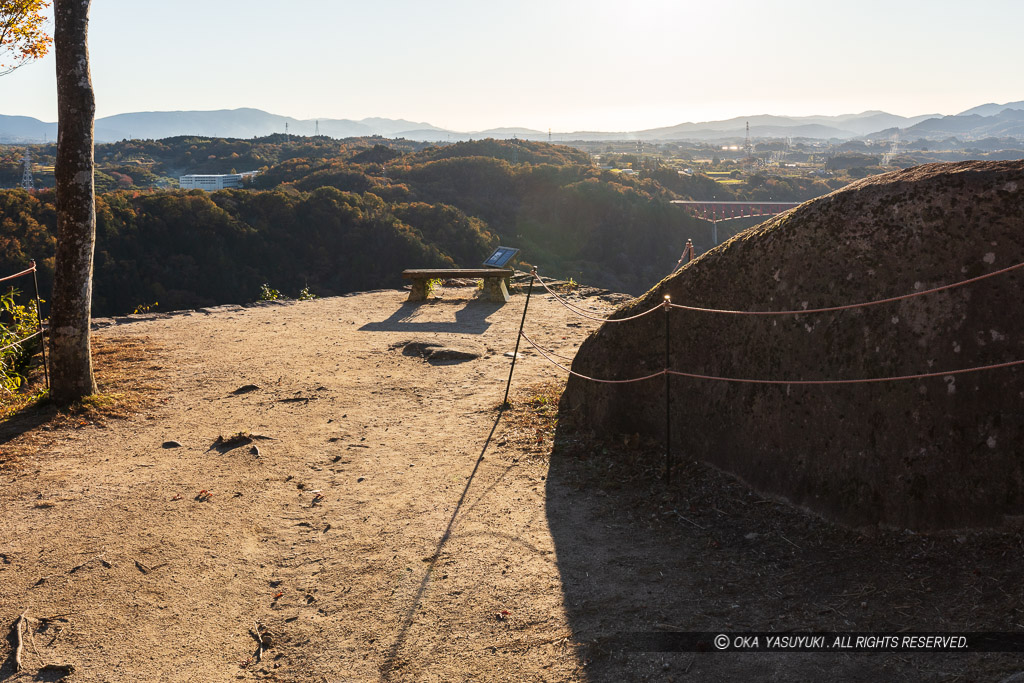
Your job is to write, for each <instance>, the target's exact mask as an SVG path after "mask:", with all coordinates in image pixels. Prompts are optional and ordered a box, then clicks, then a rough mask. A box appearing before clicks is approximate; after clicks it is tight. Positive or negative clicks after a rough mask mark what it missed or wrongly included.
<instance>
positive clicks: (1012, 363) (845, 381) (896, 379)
mask: <svg viewBox="0 0 1024 683" xmlns="http://www.w3.org/2000/svg"><path fill="white" fill-rule="evenodd" d="M522 337H523V339H525V340H526V341H527V342H529V344H530V346H532V347H533V348H535V349H537V352H538V353H540V355H542V356H544V358H546V359H547V360H548V362H550V363H551V364H552V365H554V366H556V367H558V368H560V369H562V370H564V371H565V372H568V373H569V374H570V375H574V376H576V377H579V378H580V379H585V380H589V381H591V382H602V383H606V384H628V383H630V382H642V381H644V380H648V379H652V378H654V377H659V376H661V375H664V374H669V375H678V376H679V377H689V378H691V379H707V380H713V381H717V382H736V383H741V384H808V385H812V384H871V383H875V382H899V381H903V380H908V379H927V378H929V377H950V376H952V375H963V374H966V373H969V372H982V371H984V370H997V369H999V368H1009V367H1013V366H1016V365H1024V360H1012V361H1007V362H1006V363H994V364H992V365H981V366H978V367H973V368H959V369H957V370H946V371H944V372H923V373H918V374H914V375H899V376H896V377H862V378H859V379H749V378H745V377H720V376H718V375H701V374H698V373H694V372H680V371H678V370H667V369H666V370H661V371H660V372H656V373H654V374H653V375H647V376H646V377H637V378H635V379H619V380H611V379H596V378H594V377H588V376H587V375H582V374H580V373H578V372H574V371H573V370H570V369H569V368H567V367H565V366H564V365H562V364H561V363H558V362H556V361H555V360H554V359H553V358H551V356H552V355H557V354H555V353H554V352H552V351H546V350H545V349H542V348H541V347H540V346H538V345H537V343H536V342H535V341H533V340H532V339H530V338H529V337H528V336H527V335H526V333H525V332H523V333H522ZM563 358H564V356H563ZM566 360H569V359H568V358H566Z"/></svg>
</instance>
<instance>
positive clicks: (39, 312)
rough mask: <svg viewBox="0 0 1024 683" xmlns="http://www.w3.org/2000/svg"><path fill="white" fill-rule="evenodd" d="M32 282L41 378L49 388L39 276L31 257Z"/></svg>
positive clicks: (34, 261)
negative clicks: (41, 360) (41, 355)
mask: <svg viewBox="0 0 1024 683" xmlns="http://www.w3.org/2000/svg"><path fill="white" fill-rule="evenodd" d="M31 264H32V284H33V286H35V289H36V326H37V328H38V330H39V348H40V349H42V352H43V379H44V380H46V388H47V389H49V388H50V373H49V371H48V370H47V369H46V333H45V332H44V331H43V311H42V308H41V307H40V303H41V302H40V301H39V276H38V275H37V274H36V260H35V259H32V261H31Z"/></svg>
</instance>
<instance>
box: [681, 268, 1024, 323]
mask: <svg viewBox="0 0 1024 683" xmlns="http://www.w3.org/2000/svg"><path fill="white" fill-rule="evenodd" d="M1019 268H1024V263H1017V264H1015V265H1012V266H1008V267H1006V268H1002V269H1000V270H994V271H992V272H991V273H985V274H984V275H979V276H977V277H972V278H970V279H967V280H961V281H960V282H954V283H952V284H949V285H942V286H941V287H932V288H931V289H925V290H923V291H920V292H911V293H910V294H902V295H900V296H891V297H889V298H887V299H877V300H875V301H865V302H862V303H856V304H846V305H845V306H827V307H825V308H805V309H799V310H795V311H733V310H729V309H723V308H701V307H699V306H684V305H682V304H671V306H672V308H681V309H683V310H686V311H695V312H698V313H726V314H729V315H799V314H802V313H830V312H834V311H846V310H850V309H853V308H865V307H867V306H877V305H878V304H888V303H892V302H894V301H903V300H904V299H912V298H914V297H915V296H924V295H925V294H934V293H935V292H941V291H944V290H947V289H953V288H955V287H963V286H964V285H968V284H971V283H972V282H977V281H978V280H984V279H985V278H990V277H993V276H995V275H1002V274H1003V273H1009V272H1010V271H1012V270H1017V269H1019Z"/></svg>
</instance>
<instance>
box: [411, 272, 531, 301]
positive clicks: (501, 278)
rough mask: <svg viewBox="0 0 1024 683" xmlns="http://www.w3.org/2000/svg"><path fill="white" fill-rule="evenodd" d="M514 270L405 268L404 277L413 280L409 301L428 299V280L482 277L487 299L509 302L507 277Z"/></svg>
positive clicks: (510, 275)
mask: <svg viewBox="0 0 1024 683" xmlns="http://www.w3.org/2000/svg"><path fill="white" fill-rule="evenodd" d="M512 273H513V271H512V270H511V269H507V268H414V269H411V270H403V271H402V277H404V278H405V279H406V280H412V291H410V292H409V298H408V299H407V301H426V300H427V282H428V281H429V280H449V279H451V278H460V277H464V278H482V279H483V281H484V291H485V292H486V293H487V299H488V300H489V301H493V302H495V303H501V304H504V303H508V300H509V295H508V288H506V287H505V278H509V277H512Z"/></svg>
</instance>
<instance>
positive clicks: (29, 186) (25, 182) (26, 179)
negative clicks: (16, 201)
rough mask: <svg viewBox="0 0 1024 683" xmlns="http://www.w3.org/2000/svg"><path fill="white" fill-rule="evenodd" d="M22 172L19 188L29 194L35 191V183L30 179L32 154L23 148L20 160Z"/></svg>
mask: <svg viewBox="0 0 1024 683" xmlns="http://www.w3.org/2000/svg"><path fill="white" fill-rule="evenodd" d="M21 163H22V165H23V166H24V170H23V171H22V173H21V187H22V188H23V189H24V190H26V191H28V192H31V191H32V190H34V189H36V185H35V181H33V179H32V152H30V151H29V149H28V147H26V148H25V156H24V158H22V160H21Z"/></svg>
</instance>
